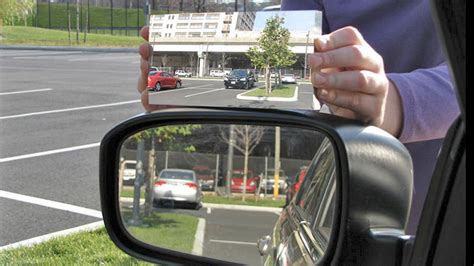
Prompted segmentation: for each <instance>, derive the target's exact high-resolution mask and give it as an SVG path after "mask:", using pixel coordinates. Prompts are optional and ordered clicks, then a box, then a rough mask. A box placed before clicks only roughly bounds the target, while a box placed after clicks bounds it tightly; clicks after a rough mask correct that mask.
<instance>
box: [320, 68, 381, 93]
mask: <svg viewBox="0 0 474 266" xmlns="http://www.w3.org/2000/svg"><path fill="white" fill-rule="evenodd" d="M383 81H384V80H381V79H379V78H378V76H377V74H375V73H373V72H370V71H364V70H363V71H343V72H332V73H323V72H313V73H311V83H312V84H313V86H315V87H318V88H330V89H335V90H345V91H352V92H362V93H366V94H372V95H376V94H379V93H383V92H384V91H383V90H382V88H384V85H387V86H388V84H383Z"/></svg>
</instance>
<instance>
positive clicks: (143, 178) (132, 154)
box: [118, 124, 335, 265]
mask: <svg viewBox="0 0 474 266" xmlns="http://www.w3.org/2000/svg"><path fill="white" fill-rule="evenodd" d="M331 152H332V155H331ZM331 156H332V157H331ZM334 161H335V160H334V152H333V151H332V146H331V144H330V142H329V141H328V139H327V138H326V137H325V135H324V134H322V133H321V132H318V131H315V130H309V129H304V128H292V127H279V126H257V125H228V124H185V125H170V126H162V127H156V128H151V129H147V130H143V131H141V132H138V133H136V134H134V135H132V136H130V137H129V138H127V139H126V140H125V141H124V142H123V144H122V147H121V151H120V164H119V165H120V167H119V169H118V178H119V182H118V184H119V188H118V189H119V195H120V196H119V200H120V210H121V215H122V221H123V224H124V226H125V227H126V229H127V230H128V232H129V233H130V234H131V235H132V236H133V237H135V238H136V239H138V240H140V241H142V242H145V243H147V244H150V245H154V246H159V247H163V248H168V249H172V250H176V251H181V252H185V253H191V254H197V255H202V256H206V257H212V258H217V259H222V260H230V261H233V262H238V263H244V264H250V265H259V264H261V263H262V262H264V261H265V260H268V259H269V258H265V256H263V257H261V252H259V246H260V245H259V244H258V240H259V239H260V238H261V237H263V236H266V235H270V236H272V232H273V228H274V227H275V225H276V223H277V220H278V218H279V216H280V214H281V212H282V210H283V209H282V208H283V207H284V206H286V205H287V204H289V203H290V201H291V200H293V202H292V203H291V204H292V206H296V207H298V208H300V206H304V208H302V210H303V212H302V213H304V215H306V216H304V217H301V216H298V217H297V216H295V215H291V216H288V215H287V217H286V218H285V219H290V218H291V219H304V220H305V221H306V222H307V223H308V225H310V226H301V227H298V228H292V229H291V230H301V232H305V233H304V234H296V235H298V237H307V239H303V240H304V241H305V242H307V243H313V245H314V247H312V249H311V250H310V251H306V252H315V249H316V248H317V249H319V250H322V249H324V248H325V246H326V244H327V243H326V242H327V239H329V238H328V237H327V236H328V233H330V228H331V226H332V212H331V200H330V199H331V197H332V196H333V195H334V186H333V185H334V182H335V179H334V178H333V179H331V178H329V179H328V180H326V179H327V178H326V177H331V176H332V175H333V174H334ZM318 167H322V169H317V168H318ZM331 167H332V168H331ZM323 172H324V174H323ZM309 175H311V176H310V177H308V176H309ZM325 178H326V179H325ZM316 179H317V180H316ZM305 186H308V189H304V187H305ZM299 191H301V192H303V191H310V193H311V195H305V197H303V198H302V200H301V201H303V202H304V203H297V202H295V201H296V200H298V197H300V196H299V193H300V192H299ZM295 203H296V205H295ZM307 205H308V206H307ZM288 209H293V211H295V208H288ZM280 222H281V221H280ZM293 222H295V223H296V224H302V225H304V223H302V220H301V221H300V220H298V221H296V220H295V221H293ZM288 224H289V223H288V221H287V222H285V223H282V225H280V226H279V228H281V229H282V230H280V231H279V232H278V234H281V235H279V236H278V238H279V239H285V238H290V237H295V234H290V231H289V230H290V228H286V227H285V226H288ZM323 225H327V226H326V227H327V228H329V231H328V230H320V227H322V226H323ZM283 229H284V230H283ZM311 232H312V233H311ZM308 233H311V234H309V235H308ZM324 239H326V240H324ZM295 241H296V242H298V243H302V242H301V239H299V240H295ZM308 241H309V242H308ZM324 241H326V242H324ZM290 242H291V241H290ZM293 242H294V241H293ZM323 242H324V243H323ZM300 248H301V251H300V252H303V251H304V250H306V249H307V247H306V246H300ZM291 252H296V251H295V249H294V248H293V249H292V250H291V251H290V250H288V252H287V253H288V256H290V255H291ZM269 254H272V252H270V253H269Z"/></svg>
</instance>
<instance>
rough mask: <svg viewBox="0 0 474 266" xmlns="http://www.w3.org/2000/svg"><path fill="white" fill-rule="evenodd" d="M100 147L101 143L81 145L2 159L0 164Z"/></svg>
mask: <svg viewBox="0 0 474 266" xmlns="http://www.w3.org/2000/svg"><path fill="white" fill-rule="evenodd" d="M99 146H100V142H98V143H92V144H87V145H81V146H75V147H69V148H64V149H57V150H50V151H43V152H37V153H30V154H25V155H19V156H13V157H7V158H0V163H5V162H11V161H17V160H23V159H29V158H34V157H41V156H46V155H52V154H58V153H64V152H70V151H78V150H84V149H90V148H95V147H99Z"/></svg>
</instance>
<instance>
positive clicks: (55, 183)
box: [0, 47, 312, 259]
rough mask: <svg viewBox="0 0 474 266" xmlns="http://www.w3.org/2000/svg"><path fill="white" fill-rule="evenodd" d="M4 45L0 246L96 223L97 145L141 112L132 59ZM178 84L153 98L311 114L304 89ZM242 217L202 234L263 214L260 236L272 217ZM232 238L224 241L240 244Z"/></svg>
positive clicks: (205, 82) (1, 66) (0, 108)
mask: <svg viewBox="0 0 474 266" xmlns="http://www.w3.org/2000/svg"><path fill="white" fill-rule="evenodd" d="M10 48H11V49H0V136H1V137H0V213H2V215H1V216H0V225H1V226H0V247H2V246H6V245H10V244H15V243H18V242H20V241H25V240H28V239H32V238H37V237H41V236H44V235H48V234H54V233H56V232H61V231H64V230H69V229H72V228H75V227H80V226H84V225H88V224H91V223H94V222H99V221H101V217H100V195H99V182H98V181H99V180H98V172H99V170H98V168H99V165H98V159H99V158H98V156H99V145H100V141H101V139H102V137H103V136H104V135H105V134H106V132H107V131H109V130H110V129H112V128H113V127H114V126H115V125H117V124H118V123H120V122H121V121H123V120H125V119H127V118H129V117H132V116H134V115H136V114H138V113H142V112H143V111H144V110H143V107H142V105H141V103H140V101H139V100H138V97H139V95H138V93H137V91H136V81H137V72H138V68H139V56H138V54H137V53H131V52H129V51H128V52H119V51H116V52H113V53H112V52H104V51H85V50H71V49H68V50H61V49H56V50H54V49H41V50H39V49H26V48H21V49H18V47H17V49H14V48H12V47H10ZM183 85H184V87H183V88H182V89H178V90H163V91H160V92H159V93H158V94H157V96H155V97H156V99H157V101H158V102H159V103H164V104H183V105H196V106H199V105H201V106H204V105H206V106H208V105H216V106H233V107H257V108H282V109H285V108H300V109H311V104H312V100H311V97H308V95H312V88H311V86H309V85H301V86H300V89H299V97H298V99H299V101H297V102H284V103H280V102H261V101H244V100H238V99H237V98H236V97H235V96H236V95H237V94H239V93H241V92H242V91H241V90H225V89H223V84H222V81H219V80H212V81H210V80H185V81H184V82H183ZM219 212H223V215H224V214H225V215H227V212H237V211H236V210H230V211H229V210H215V213H219ZM250 213H251V214H246V215H242V216H241V217H239V218H238V219H229V218H227V217H222V218H219V219H221V220H216V222H212V223H210V222H209V221H208V222H207V226H206V228H220V229H219V230H221V229H222V230H224V229H223V228H227V227H229V228H234V229H229V230H237V232H240V229H238V228H240V227H241V226H242V225H241V224H245V227H252V224H255V223H260V221H261V220H260V219H264V218H261V217H260V216H259V215H270V217H272V221H271V222H270V221H269V222H268V223H266V224H265V226H263V225H262V230H263V227H265V230H267V229H271V228H272V227H273V225H274V221H275V219H276V218H277V217H278V216H277V215H276V214H274V213H271V212H270V213H269V212H262V213H260V212H250ZM252 217H253V218H252ZM265 217H266V216H265ZM262 221H263V220H262ZM249 223H250V224H249ZM232 224H233V227H232V226H230V225H232ZM247 224H249V225H247ZM262 224H263V223H262ZM248 230H249V235H253V233H255V232H253V231H252V230H253V229H252V228H249V229H248ZM219 232H223V231H219ZM237 232H235V233H233V234H230V235H229V238H225V239H224V240H226V241H233V239H234V238H235V239H234V240H235V241H239V239H240V238H239V237H240V236H239V233H237ZM262 232H263V231H262ZM259 234H260V231H259ZM224 236H225V234H223V235H222V236H221V237H220V238H222V239H223V238H224ZM259 236H260V235H259ZM206 237H207V236H206ZM216 239H218V238H216ZM218 240H219V239H218ZM252 241H255V239H254V240H252ZM229 245H230V244H229ZM219 246H222V245H219V244H215V248H211V249H209V250H213V251H209V252H211V253H212V254H220V253H222V254H226V256H227V255H228V256H227V257H226V258H228V259H232V258H233V257H232V255H231V254H230V253H231V252H232V250H233V249H232V248H229V250H228V251H226V252H228V253H229V254H228V253H226V252H219V251H218V247H219ZM253 248H255V247H252V250H253ZM206 250H207V249H206V248H205V249H204V252H206ZM211 253H209V254H211ZM234 253H235V248H234ZM205 254H206V253H205ZM219 256H220V255H219ZM240 256H241V255H240Z"/></svg>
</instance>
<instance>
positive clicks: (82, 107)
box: [0, 100, 140, 120]
mask: <svg viewBox="0 0 474 266" xmlns="http://www.w3.org/2000/svg"><path fill="white" fill-rule="evenodd" d="M138 102H140V100H133V101H126V102H117V103H108V104H99V105H89V106H81V107H74V108H66V109H57V110H50V111H43V112H35V113H26V114H18V115H9V116H0V120H4V119H11V118H20V117H27V116H35V115H45V114H55V113H63V112H71V111H79V110H87V109H94V108H103V107H110V106H117V105H125V104H131V103H138Z"/></svg>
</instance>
